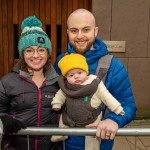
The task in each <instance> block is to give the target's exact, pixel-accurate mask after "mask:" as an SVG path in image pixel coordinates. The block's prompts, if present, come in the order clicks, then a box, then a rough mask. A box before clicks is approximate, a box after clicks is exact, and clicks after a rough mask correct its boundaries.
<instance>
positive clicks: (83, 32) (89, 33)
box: [67, 13, 98, 54]
mask: <svg viewBox="0 0 150 150" xmlns="http://www.w3.org/2000/svg"><path fill="white" fill-rule="evenodd" d="M67 23H68V30H67V32H68V37H69V41H70V44H71V46H72V47H73V48H74V49H75V50H76V52H77V53H80V54H84V53H85V52H86V51H88V50H89V49H93V43H94V41H95V37H96V36H97V33H98V27H95V21H94V19H93V17H91V15H89V14H87V13H79V14H74V15H72V16H70V17H69V19H68V22H67Z"/></svg>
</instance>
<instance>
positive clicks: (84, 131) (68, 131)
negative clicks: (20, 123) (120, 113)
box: [16, 127, 150, 136]
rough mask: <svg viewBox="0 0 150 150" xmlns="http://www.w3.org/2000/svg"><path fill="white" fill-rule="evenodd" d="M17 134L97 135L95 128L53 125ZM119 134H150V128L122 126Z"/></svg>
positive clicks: (21, 131) (27, 129) (29, 128)
mask: <svg viewBox="0 0 150 150" xmlns="http://www.w3.org/2000/svg"><path fill="white" fill-rule="evenodd" d="M16 135H74V136H95V135H96V129H93V128H52V127H39V128H37V127H28V128H26V129H22V130H20V131H18V133H16ZM116 135H117V136H150V128H121V129H119V130H118V132H117V134H116Z"/></svg>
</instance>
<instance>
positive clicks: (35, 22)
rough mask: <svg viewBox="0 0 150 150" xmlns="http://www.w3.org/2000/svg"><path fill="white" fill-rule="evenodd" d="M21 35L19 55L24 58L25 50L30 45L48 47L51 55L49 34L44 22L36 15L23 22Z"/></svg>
mask: <svg viewBox="0 0 150 150" xmlns="http://www.w3.org/2000/svg"><path fill="white" fill-rule="evenodd" d="M21 29H22V33H21V37H20V39H19V43H18V50H19V55H20V57H21V58H23V51H24V49H26V48H27V47H30V46H40V47H45V48H47V49H48V57H49V56H50V55H51V52H52V47H51V41H50V39H49V37H48V35H47V34H46V33H45V32H44V31H43V29H42V23H41V21H40V20H39V19H37V18H36V17H35V16H30V17H28V18H26V19H24V20H23V22H22V24H21Z"/></svg>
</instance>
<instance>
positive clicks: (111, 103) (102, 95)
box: [97, 81, 124, 115]
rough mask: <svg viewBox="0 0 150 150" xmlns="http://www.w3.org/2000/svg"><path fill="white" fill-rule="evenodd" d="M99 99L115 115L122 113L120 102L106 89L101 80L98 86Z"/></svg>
mask: <svg viewBox="0 0 150 150" xmlns="http://www.w3.org/2000/svg"><path fill="white" fill-rule="evenodd" d="M98 92H99V94H97V95H99V99H101V100H102V102H103V103H104V104H105V105H106V106H107V107H108V108H109V109H110V110H111V111H112V112H115V113H116V114H117V115H119V114H120V115H124V111H123V108H122V106H121V104H120V103H119V102H118V101H117V100H116V99H115V98H114V97H113V96H112V95H111V93H110V92H109V91H108V90H107V88H106V87H105V85H104V84H103V82H102V81H101V82H100V84H99V86H98Z"/></svg>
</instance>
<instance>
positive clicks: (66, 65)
mask: <svg viewBox="0 0 150 150" xmlns="http://www.w3.org/2000/svg"><path fill="white" fill-rule="evenodd" d="M58 66H59V68H60V70H61V73H62V75H61V76H60V77H59V80H58V83H59V86H60V90H59V91H58V92H57V93H56V95H55V97H54V98H53V101H52V103H51V104H52V108H53V109H54V110H56V111H57V110H59V109H61V107H62V106H63V109H62V115H61V117H60V122H59V127H61V128H67V127H85V125H88V124H90V123H93V122H96V123H97V125H98V123H99V122H100V120H101V115H102V112H101V104H102V103H104V104H105V105H106V106H107V107H108V108H109V109H110V110H111V111H112V112H114V113H116V114H118V115H124V113H125V112H124V110H123V108H122V106H121V104H120V103H119V102H118V101H117V100H116V99H115V98H114V97H113V96H112V95H111V94H110V93H109V91H108V90H107V89H106V87H105V85H104V84H103V82H102V81H100V80H99V78H98V77H97V76H96V75H88V64H87V62H86V59H85V57H84V56H83V55H80V54H67V55H65V56H64V57H63V58H62V59H61V60H60V61H59V62H58ZM64 139H67V136H52V138H51V140H52V141H53V142H56V141H60V140H64ZM95 139H96V138H95ZM97 141H98V140H97ZM88 143H89V142H88ZM93 145H94V144H93ZM98 149H99V148H98Z"/></svg>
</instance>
